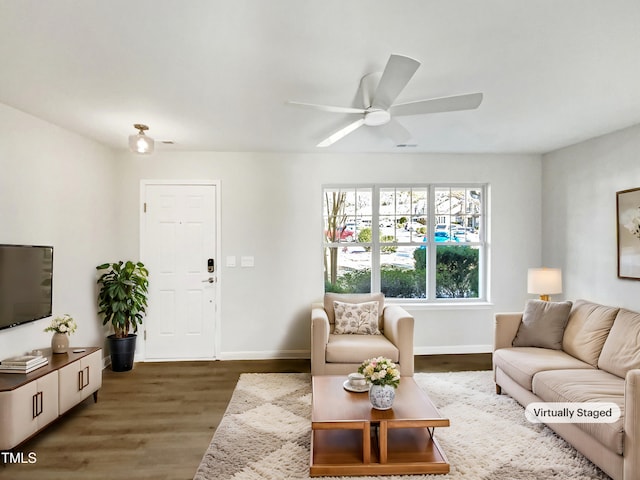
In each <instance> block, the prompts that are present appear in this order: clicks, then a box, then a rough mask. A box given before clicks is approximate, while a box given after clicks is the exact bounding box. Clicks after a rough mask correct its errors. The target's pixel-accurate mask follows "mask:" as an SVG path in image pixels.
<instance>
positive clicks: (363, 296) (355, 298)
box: [324, 293, 384, 332]
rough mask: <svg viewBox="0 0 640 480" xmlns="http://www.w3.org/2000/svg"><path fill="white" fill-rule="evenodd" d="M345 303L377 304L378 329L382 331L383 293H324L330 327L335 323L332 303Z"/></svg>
mask: <svg viewBox="0 0 640 480" xmlns="http://www.w3.org/2000/svg"><path fill="white" fill-rule="evenodd" d="M336 300H337V301H339V302H345V303H364V302H372V301H376V302H378V315H379V318H378V329H379V330H380V331H381V332H382V331H384V318H383V316H382V313H383V310H384V294H383V293H325V294H324V309H325V311H326V312H327V317H329V323H330V324H331V327H333V326H334V324H335V322H336V315H335V312H334V310H333V302H334V301H336Z"/></svg>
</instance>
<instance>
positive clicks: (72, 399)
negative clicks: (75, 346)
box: [58, 350, 102, 414]
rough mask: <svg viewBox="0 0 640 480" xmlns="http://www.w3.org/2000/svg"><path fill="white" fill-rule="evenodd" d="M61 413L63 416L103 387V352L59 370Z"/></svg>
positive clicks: (94, 353)
mask: <svg viewBox="0 0 640 480" xmlns="http://www.w3.org/2000/svg"><path fill="white" fill-rule="evenodd" d="M58 376H59V385H60V389H59V399H60V401H59V412H60V414H63V413H64V412H66V411H67V410H69V409H70V408H71V407H73V406H75V405H77V404H78V403H80V402H81V401H82V400H84V399H85V398H87V397H88V396H89V395H91V394H92V393H96V392H97V391H98V389H99V388H100V387H101V386H102V351H101V350H100V351H97V352H93V353H91V354H89V355H87V356H86V357H82V358H81V359H80V360H78V361H77V362H72V363H70V364H69V365H67V366H66V367H62V368H61V369H60V370H58Z"/></svg>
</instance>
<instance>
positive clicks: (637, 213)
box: [623, 207, 640, 240]
mask: <svg viewBox="0 0 640 480" xmlns="http://www.w3.org/2000/svg"><path fill="white" fill-rule="evenodd" d="M623 222H624V226H625V228H626V229H627V230H629V232H631V235H633V236H634V237H636V238H637V239H638V240H640V207H638V208H637V209H636V210H627V211H626V212H624V213H623Z"/></svg>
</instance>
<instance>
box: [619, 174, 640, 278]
mask: <svg viewBox="0 0 640 480" xmlns="http://www.w3.org/2000/svg"><path fill="white" fill-rule="evenodd" d="M616 212H617V233H618V277H619V278H628V279H632V280H640V187H639V188H632V189H629V190H621V191H619V192H616Z"/></svg>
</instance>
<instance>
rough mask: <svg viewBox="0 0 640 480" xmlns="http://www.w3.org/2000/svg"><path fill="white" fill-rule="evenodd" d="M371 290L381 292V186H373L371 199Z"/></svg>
mask: <svg viewBox="0 0 640 480" xmlns="http://www.w3.org/2000/svg"><path fill="white" fill-rule="evenodd" d="M371 291H372V292H380V291H381V287H380V188H379V187H377V186H374V187H373V188H372V200H371Z"/></svg>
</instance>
